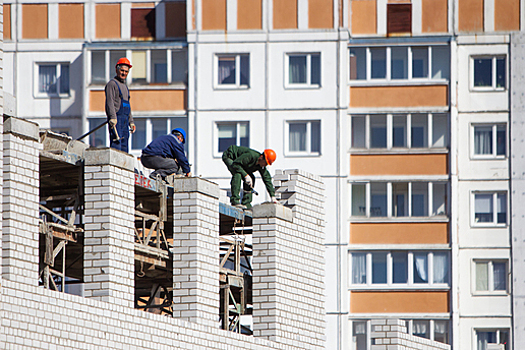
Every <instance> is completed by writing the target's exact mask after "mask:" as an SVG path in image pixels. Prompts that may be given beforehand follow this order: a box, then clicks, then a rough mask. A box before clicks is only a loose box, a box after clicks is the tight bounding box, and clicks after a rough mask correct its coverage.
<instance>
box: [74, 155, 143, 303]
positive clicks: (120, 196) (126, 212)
mask: <svg viewBox="0 0 525 350" xmlns="http://www.w3.org/2000/svg"><path fill="white" fill-rule="evenodd" d="M134 186H135V179H134V174H133V158H132V157H131V156H130V155H129V154H126V153H124V152H120V151H116V150H114V149H112V148H103V149H101V148H93V149H88V150H86V152H85V166H84V193H85V196H84V201H85V204H84V206H85V213H84V223H85V226H84V229H85V233H84V282H85V283H84V290H85V296H86V297H88V298H96V299H98V300H104V301H109V302H111V303H115V304H121V305H126V306H128V307H133V305H134V300H135V290H134V288H135V282H134V281H135V280H134V276H135V251H134V239H135V235H134V230H133V229H134V227H135V187H134Z"/></svg>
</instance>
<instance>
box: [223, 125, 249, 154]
mask: <svg viewBox="0 0 525 350" xmlns="http://www.w3.org/2000/svg"><path fill="white" fill-rule="evenodd" d="M216 128H217V144H218V146H217V151H218V152H219V153H222V152H224V151H226V149H227V148H228V147H230V146H231V145H237V146H245V147H249V146H250V130H249V124H248V122H239V123H217V124H216Z"/></svg>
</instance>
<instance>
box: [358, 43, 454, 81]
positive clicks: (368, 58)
mask: <svg viewBox="0 0 525 350" xmlns="http://www.w3.org/2000/svg"><path fill="white" fill-rule="evenodd" d="M399 47H404V48H406V49H407V79H392V78H391V77H392V48H399ZM443 47H445V48H449V59H450V47H449V46H448V45H447V44H442V45H437V44H436V45H390V46H388V45H374V46H359V45H355V46H349V47H348V62H349V64H348V84H350V85H369V84H370V83H380V84H385V83H392V84H395V83H404V82H406V81H409V82H413V83H428V82H432V83H448V82H449V81H450V60H449V64H448V77H447V78H433V50H434V49H435V48H443ZM354 48H363V49H365V57H364V59H365V79H351V76H352V70H351V67H352V64H351V51H352V49H354ZM378 48H384V49H385V50H386V52H385V61H386V62H385V63H386V72H385V78H372V54H371V50H372V49H378ZM415 48H418V49H421V48H427V68H426V69H427V76H426V77H414V76H413V75H414V72H413V49H415ZM356 67H357V65H356ZM356 76H357V74H356Z"/></svg>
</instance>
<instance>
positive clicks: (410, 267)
mask: <svg viewBox="0 0 525 350" xmlns="http://www.w3.org/2000/svg"><path fill="white" fill-rule="evenodd" d="M395 253H406V254H407V282H406V283H394V282H393V279H394V266H393V264H394V262H393V254H395ZM357 254H359V255H363V254H364V255H365V271H366V274H365V283H354V282H353V265H354V260H353V258H354V255H357ZM373 254H386V283H373V280H372V278H373V269H372V261H373ZM416 254H426V257H427V260H426V262H427V274H428V277H427V279H428V282H426V283H417V282H414V276H415V273H416V272H415V271H414V255H416ZM435 254H446V257H447V282H445V283H436V282H434V255H435ZM348 265H349V266H348V274H349V276H348V289H349V290H351V291H352V290H377V289H388V290H390V289H411V290H412V289H449V288H450V284H451V260H450V252H449V251H448V250H431V251H427V250H421V251H420V250H391V251H390V250H384V251H383V250H374V251H368V250H367V251H359V250H354V251H350V252H349V261H348Z"/></svg>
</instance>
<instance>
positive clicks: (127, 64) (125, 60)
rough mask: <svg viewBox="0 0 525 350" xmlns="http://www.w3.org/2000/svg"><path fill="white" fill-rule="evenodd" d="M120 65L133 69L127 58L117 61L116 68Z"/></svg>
mask: <svg viewBox="0 0 525 350" xmlns="http://www.w3.org/2000/svg"><path fill="white" fill-rule="evenodd" d="M119 64H124V65H126V66H128V67H129V68H131V67H133V66H132V65H131V62H130V61H129V60H128V59H127V58H126V57H122V58H119V60H118V61H117V64H116V65H115V67H116V66H118V65H119Z"/></svg>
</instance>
